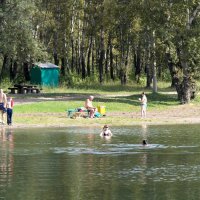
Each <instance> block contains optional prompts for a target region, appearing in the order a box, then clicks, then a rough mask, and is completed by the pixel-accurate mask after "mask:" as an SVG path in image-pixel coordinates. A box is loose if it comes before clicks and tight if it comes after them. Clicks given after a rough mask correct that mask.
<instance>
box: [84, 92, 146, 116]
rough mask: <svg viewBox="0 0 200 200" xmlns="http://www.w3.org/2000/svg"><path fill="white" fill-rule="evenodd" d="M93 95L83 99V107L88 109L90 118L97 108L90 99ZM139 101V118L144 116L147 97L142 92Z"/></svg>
mask: <svg viewBox="0 0 200 200" xmlns="http://www.w3.org/2000/svg"><path fill="white" fill-rule="evenodd" d="M93 99H94V96H89V98H88V99H86V101H85V108H86V109H87V110H88V111H89V113H90V115H89V117H90V118H94V114H95V112H96V111H97V108H96V107H94V106H93V104H92V101H93ZM138 100H139V101H140V103H141V118H146V113H147V112H146V111H147V97H146V95H145V93H144V92H142V96H141V98H139V99H138Z"/></svg>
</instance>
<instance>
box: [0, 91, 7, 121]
mask: <svg viewBox="0 0 200 200" xmlns="http://www.w3.org/2000/svg"><path fill="white" fill-rule="evenodd" d="M6 104H7V97H6V94H5V93H4V92H3V90H2V89H0V111H1V123H2V124H5V123H4V115H5V113H6V108H5V106H6Z"/></svg>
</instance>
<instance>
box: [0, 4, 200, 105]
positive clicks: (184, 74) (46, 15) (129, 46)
mask: <svg viewBox="0 0 200 200" xmlns="http://www.w3.org/2000/svg"><path fill="white" fill-rule="evenodd" d="M199 13H200V2H199V0H183V1H178V0H175V1H174V0H0V65H1V69H0V80H1V81H2V80H3V79H5V78H9V79H10V80H11V81H14V82H15V81H18V80H19V79H20V78H21V79H24V80H25V81H29V80H30V76H29V70H30V68H31V66H32V64H33V63H35V62H46V61H51V62H53V63H54V64H56V65H59V66H60V67H61V69H60V73H61V76H62V80H66V81H67V82H68V84H71V81H72V79H73V77H79V78H81V79H83V80H85V79H89V80H91V81H94V80H96V79H98V82H99V83H104V82H105V81H110V80H112V81H115V80H120V82H121V84H122V85H125V84H127V81H128V80H129V79H134V80H135V81H136V82H137V83H140V81H141V79H142V77H145V80H146V87H153V91H154V92H157V79H160V78H162V77H166V76H169V78H170V80H171V86H172V87H175V88H176V91H177V94H178V99H179V100H180V101H181V102H182V103H189V102H190V100H191V99H192V98H194V97H195V95H196V90H197V88H196V82H195V81H196V80H197V79H198V78H199V73H198V71H199V67H200V45H199V44H200V34H199V33H200V14H199Z"/></svg>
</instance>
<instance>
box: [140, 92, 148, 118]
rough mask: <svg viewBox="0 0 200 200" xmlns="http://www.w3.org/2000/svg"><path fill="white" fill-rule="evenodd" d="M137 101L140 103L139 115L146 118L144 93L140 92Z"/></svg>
mask: <svg viewBox="0 0 200 200" xmlns="http://www.w3.org/2000/svg"><path fill="white" fill-rule="evenodd" d="M139 101H140V103H141V117H142V118H146V115H147V97H146V95H145V93H144V92H143V93H142V98H139Z"/></svg>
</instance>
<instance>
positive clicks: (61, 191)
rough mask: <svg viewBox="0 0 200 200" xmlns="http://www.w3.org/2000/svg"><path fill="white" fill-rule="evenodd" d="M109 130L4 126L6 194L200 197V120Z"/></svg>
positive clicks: (1, 178)
mask: <svg viewBox="0 0 200 200" xmlns="http://www.w3.org/2000/svg"><path fill="white" fill-rule="evenodd" d="M111 130H112V132H113V137H112V138H111V139H105V138H101V137H100V136H99V134H100V132H101V130H100V129H98V128H75V127H71V128H59V129H57V128H51V129H50V128H49V129H28V128H27V129H5V128H3V127H0V200H65V199H66V200H78V199H80V200H129V199H131V200H133V199H135V200H140V199H142V200H143V199H144V200H151V199H154V200H157V199H159V200H164V199H169V200H173V199H176V200H179V199H180V200H184V199H187V200H188V199H192V200H194V199H199V198H200V125H170V126H169V125H167V126H164V125H163V126H147V125H143V126H134V127H121V128H118V127H112V128H111ZM143 139H147V140H148V142H149V145H148V146H142V145H141V142H142V140H143Z"/></svg>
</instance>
